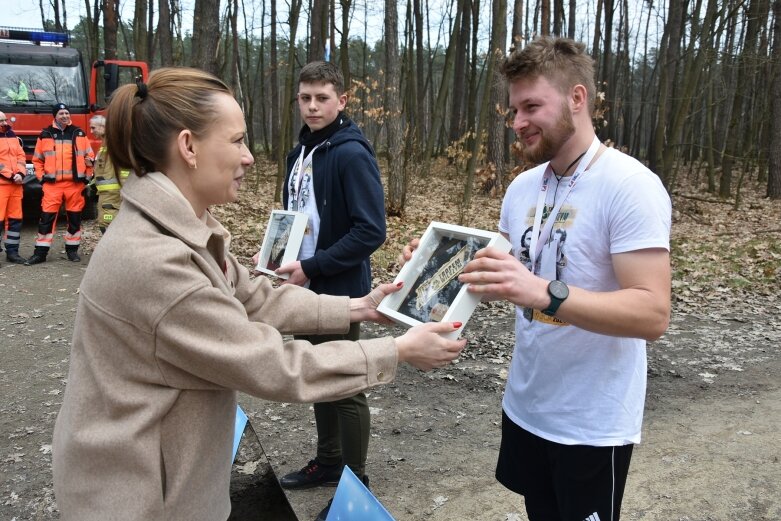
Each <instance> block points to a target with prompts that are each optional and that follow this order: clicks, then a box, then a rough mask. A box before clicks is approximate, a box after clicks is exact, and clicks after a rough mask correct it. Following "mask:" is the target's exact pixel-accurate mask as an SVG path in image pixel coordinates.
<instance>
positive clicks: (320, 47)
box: [294, 0, 328, 62]
mask: <svg viewBox="0 0 781 521" xmlns="http://www.w3.org/2000/svg"><path fill="white" fill-rule="evenodd" d="M310 22H311V23H310V29H309V31H310V34H309V54H308V55H307V61H308V62H313V61H317V60H322V59H323V58H325V45H326V42H327V41H328V40H327V34H328V0H314V1H313V2H312V17H311V20H310ZM294 45H295V44H294Z"/></svg>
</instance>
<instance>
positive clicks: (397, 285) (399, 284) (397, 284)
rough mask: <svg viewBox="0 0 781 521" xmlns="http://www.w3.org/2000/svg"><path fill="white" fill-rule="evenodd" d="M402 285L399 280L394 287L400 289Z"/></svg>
mask: <svg viewBox="0 0 781 521" xmlns="http://www.w3.org/2000/svg"><path fill="white" fill-rule="evenodd" d="M402 284H404V281H403V280H400V281H399V282H397V283H396V287H397V288H400V287H401V286H402Z"/></svg>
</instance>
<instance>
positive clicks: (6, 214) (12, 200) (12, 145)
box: [0, 112, 27, 264]
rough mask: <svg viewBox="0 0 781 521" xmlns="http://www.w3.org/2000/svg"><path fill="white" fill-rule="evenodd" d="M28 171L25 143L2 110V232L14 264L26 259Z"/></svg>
mask: <svg viewBox="0 0 781 521" xmlns="http://www.w3.org/2000/svg"><path fill="white" fill-rule="evenodd" d="M26 171H27V167H26V166H25V159H24V149H23V148H22V144H21V143H20V141H19V138H18V137H17V136H16V134H15V133H14V131H13V129H12V128H11V125H10V124H9V122H8V118H6V117H5V114H4V113H2V112H0V235H2V242H3V244H4V245H5V258H6V259H8V262H12V263H14V264H24V263H25V262H26V260H25V259H24V258H23V257H20V256H19V238H20V236H21V234H22V181H23V180H24V174H25V172H26ZM0 250H2V248H0Z"/></svg>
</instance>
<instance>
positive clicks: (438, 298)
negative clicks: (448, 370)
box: [377, 222, 510, 338]
mask: <svg viewBox="0 0 781 521" xmlns="http://www.w3.org/2000/svg"><path fill="white" fill-rule="evenodd" d="M488 246H492V247H495V248H498V249H500V250H502V251H504V252H509V251H510V243H509V242H508V241H507V240H506V239H505V238H504V237H502V236H501V234H498V233H495V232H488V231H485V230H479V229H476V228H467V227H463V226H455V225H450V224H444V223H439V222H433V223H431V225H429V227H428V229H427V230H426V232H425V233H424V234H423V237H422V238H421V240H420V246H419V247H418V249H417V250H415V252H414V254H413V256H412V259H410V261H409V262H407V263H406V264H405V265H404V266H403V267H402V269H401V271H400V272H399V275H398V276H397V277H396V282H398V281H403V282H404V286H403V287H402V289H401V291H398V292H396V293H392V294H390V295H388V296H386V297H385V298H384V299H383V300H382V302H381V303H380V305H379V306H378V307H377V310H378V311H379V312H380V313H382V314H384V315H385V316H387V317H389V318H391V319H392V320H394V321H396V322H398V323H400V324H406V325H408V326H414V325H416V324H420V323H423V322H441V321H448V322H449V321H453V322H461V323H462V326H461V328H459V329H458V330H456V331H454V332H453V333H451V334H448V335H446V336H448V337H451V338H457V337H458V335H459V334H460V333H461V330H462V329H463V327H464V325H465V324H466V322H467V320H469V317H470V316H471V315H472V312H474V310H475V308H476V307H477V304H478V303H479V302H480V297H479V296H476V295H474V294H471V293H469V292H468V291H467V289H466V287H465V286H464V285H463V284H461V283H460V282H459V281H458V275H459V274H460V273H461V272H462V271H463V270H464V267H465V266H466V265H467V263H468V262H469V261H470V260H472V259H473V258H474V256H475V253H476V252H477V251H478V250H480V249H482V248H485V247H488Z"/></svg>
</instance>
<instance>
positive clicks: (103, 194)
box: [89, 115, 130, 233]
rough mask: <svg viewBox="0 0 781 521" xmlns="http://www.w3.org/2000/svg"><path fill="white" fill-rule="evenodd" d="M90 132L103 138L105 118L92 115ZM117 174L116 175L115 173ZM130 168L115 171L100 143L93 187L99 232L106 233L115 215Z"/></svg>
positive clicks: (104, 148) (104, 146)
mask: <svg viewBox="0 0 781 521" xmlns="http://www.w3.org/2000/svg"><path fill="white" fill-rule="evenodd" d="M89 128H90V130H91V131H92V134H93V135H94V136H95V137H96V138H98V139H100V140H103V137H104V136H105V133H106V118H105V117H103V116H100V115H98V116H93V117H92V119H90V122H89ZM117 174H118V175H117ZM129 175H130V170H119V172H117V171H116V169H115V168H114V165H113V164H112V163H111V159H110V158H109V157H108V150H107V149H106V145H105V144H101V145H100V150H99V151H98V156H97V158H95V188H96V189H97V190H98V228H100V232H101V233H106V228H108V225H109V224H111V221H113V220H114V217H116V215H117V212H118V211H119V205H120V203H121V202H122V196H121V195H120V193H119V190H120V188H122V183H124V182H125V181H126V180H127V177H128V176H129Z"/></svg>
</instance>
